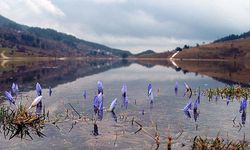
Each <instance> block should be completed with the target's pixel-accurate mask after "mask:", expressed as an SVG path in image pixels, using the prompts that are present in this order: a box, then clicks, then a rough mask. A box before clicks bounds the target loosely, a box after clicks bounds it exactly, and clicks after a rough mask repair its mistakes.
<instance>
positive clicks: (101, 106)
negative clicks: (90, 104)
mask: <svg viewBox="0 0 250 150" xmlns="http://www.w3.org/2000/svg"><path fill="white" fill-rule="evenodd" d="M97 98H98V106H99V108H98V109H99V111H100V110H103V97H102V93H100V94H98V96H97Z"/></svg>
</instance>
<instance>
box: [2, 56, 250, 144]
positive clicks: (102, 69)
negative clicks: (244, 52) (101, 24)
mask: <svg viewBox="0 0 250 150" xmlns="http://www.w3.org/2000/svg"><path fill="white" fill-rule="evenodd" d="M176 65H177V66H176ZM246 66H247V65H246ZM240 67H242V65H241V63H238V62H232V63H231V62H209V63H208V62H193V61H187V62H183V61H180V62H175V65H173V63H172V62H169V61H127V60H123V61H120V60H115V61H114V60H98V61H97V60H64V61H63V60H50V61H44V60H40V61H25V62H23V61H5V62H3V61H2V62H1V70H0V84H1V87H0V90H1V96H4V95H3V93H4V91H5V90H9V89H10V87H11V85H12V82H16V83H18V85H19V91H20V92H19V95H18V98H17V100H16V102H17V103H18V102H20V101H22V103H24V104H27V105H30V103H31V102H32V100H33V99H34V98H35V97H36V92H35V84H36V82H39V83H40V84H41V86H42V89H43V94H42V95H43V99H42V102H43V104H44V105H45V108H46V110H49V114H50V116H51V118H50V119H51V120H53V119H55V116H58V117H63V116H64V115H66V110H68V111H69V113H70V118H71V119H65V120H63V121H59V122H58V123H56V124H55V125H54V124H52V123H48V124H47V125H46V126H45V128H44V129H43V130H42V132H43V133H44V134H45V135H46V137H43V138H40V137H38V136H37V135H35V134H32V137H33V138H34V139H33V140H29V139H28V138H27V139H22V140H21V139H20V138H18V137H15V138H13V139H11V140H9V139H8V138H7V139H5V138H4V135H3V134H1V133H0V137H1V138H0V149H151V148H152V149H154V148H155V142H154V140H153V139H152V137H151V136H155V129H156V128H157V129H158V131H159V133H160V141H161V144H160V149H166V147H167V136H168V128H170V129H171V134H172V137H173V145H172V147H173V148H174V149H176V148H178V149H190V144H191V142H190V141H192V140H193V138H194V137H195V136H196V135H202V136H207V137H216V136H217V134H220V136H222V137H224V138H229V139H234V140H241V139H243V136H244V133H245V135H246V140H247V141H249V139H250V137H249V135H250V126H249V119H250V118H249V115H248V113H247V115H246V116H247V118H246V123H245V125H244V126H243V127H242V128H241V129H240V126H239V125H238V123H241V114H240V113H239V105H240V103H239V101H236V100H234V101H233V102H230V103H229V105H226V101H225V100H222V99H219V100H218V101H215V100H214V99H213V100H211V101H208V98H207V97H206V96H202V97H201V103H200V105H199V116H198V118H197V121H195V120H194V117H193V111H190V115H191V118H189V117H187V116H186V115H185V114H184V112H183V110H182V109H183V107H184V106H185V105H186V104H187V102H188V98H187V97H184V96H183V95H184V91H185V90H186V89H185V86H184V82H186V83H187V84H188V85H189V86H190V87H191V88H192V89H193V91H195V89H198V88H199V87H200V88H201V89H202V90H204V89H208V88H217V87H224V86H225V85H228V84H229V85H232V84H234V83H238V82H240V83H242V85H244V86H248V85H249V81H248V80H249V78H247V77H246V76H245V74H246V73H245V72H244V71H246V70H247V69H248V68H247V67H246V68H243V69H242V68H240ZM237 68H240V69H241V70H239V69H237ZM213 69H215V70H213ZM234 74H237V75H234ZM241 75H242V76H241ZM223 77H224V78H223ZM98 80H101V81H102V82H103V86H104V107H105V108H109V106H110V103H111V102H112V100H113V99H115V98H117V100H118V101H117V102H118V103H117V105H116V108H115V110H114V112H115V115H114V114H112V113H111V112H107V111H104V114H103V118H102V120H98V121H97V125H98V130H99V134H100V135H98V136H94V135H93V134H92V131H93V122H92V121H91V120H89V119H78V115H77V114H76V113H75V111H73V109H72V108H71V106H70V105H72V106H73V107H74V109H76V111H77V112H79V113H80V115H81V116H85V118H93V106H92V103H93V98H94V96H95V95H96V94H97V81H98ZM176 81H177V82H178V85H179V86H178V93H177V94H175V92H174V87H175V84H176ZM124 83H125V84H126V85H127V89H128V92H127V95H128V101H129V103H128V108H127V109H126V108H125V107H122V104H123V103H122V94H121V88H122V85H123V84H124ZM149 83H151V84H152V87H153V93H154V102H153V104H152V105H151V104H150V101H149V98H148V95H147V86H148V84H149ZM49 86H51V87H52V91H53V93H52V95H51V96H49V92H48V88H49ZM84 90H86V95H87V96H86V99H84V97H83V92H84ZM25 97H28V98H25ZM196 98H197V95H195V94H193V96H192V100H193V101H194V100H195V99H196ZM21 99H22V100H21ZM1 101H2V102H1V105H9V103H8V102H7V101H5V98H4V97H1ZM32 110H34V109H32ZM247 112H249V107H247ZM235 116H236V119H235V121H236V123H237V125H234V123H233V121H232V120H233V119H234V118H235ZM72 118H73V119H72ZM116 119H117V122H116V121H115V120H116ZM132 120H135V121H137V122H138V123H140V124H141V125H143V129H144V130H145V131H146V132H145V131H144V130H143V131H139V132H137V133H136V134H135V132H136V131H137V130H138V129H139V127H138V125H137V124H136V123H135V122H134V123H133V125H132ZM72 126H73V128H72ZM71 128H72V129H71Z"/></svg>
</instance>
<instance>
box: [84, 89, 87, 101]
mask: <svg viewBox="0 0 250 150" xmlns="http://www.w3.org/2000/svg"><path fill="white" fill-rule="evenodd" d="M83 97H84V99H87V91H86V90H84V91H83Z"/></svg>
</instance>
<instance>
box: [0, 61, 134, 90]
mask: <svg viewBox="0 0 250 150" xmlns="http://www.w3.org/2000/svg"><path fill="white" fill-rule="evenodd" d="M128 65H130V63H129V62H127V61H112V60H93V61H86V60H64V61H62V60H61V61H60V60H51V61H27V62H23V61H12V62H7V63H5V66H4V67H1V68H0V84H1V87H0V90H1V91H4V90H8V89H10V86H11V84H12V82H17V83H18V84H19V85H20V86H21V87H20V88H21V89H22V90H25V91H27V90H30V89H34V86H35V83H36V82H37V81H39V82H40V83H41V84H42V86H43V87H44V88H48V86H51V87H55V86H57V85H58V84H62V83H66V82H71V81H74V80H76V79H77V78H79V77H84V76H88V75H92V74H97V73H100V72H103V71H106V70H109V69H111V68H118V67H121V66H128Z"/></svg>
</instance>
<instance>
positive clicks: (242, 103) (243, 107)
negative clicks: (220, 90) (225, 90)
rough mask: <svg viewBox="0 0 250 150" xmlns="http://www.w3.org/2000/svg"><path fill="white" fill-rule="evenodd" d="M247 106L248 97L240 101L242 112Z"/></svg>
mask: <svg viewBox="0 0 250 150" xmlns="http://www.w3.org/2000/svg"><path fill="white" fill-rule="evenodd" d="M246 108H247V99H245V98H244V99H243V100H241V101H240V111H239V112H240V113H241V112H242V111H244V110H245V109H246Z"/></svg>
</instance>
